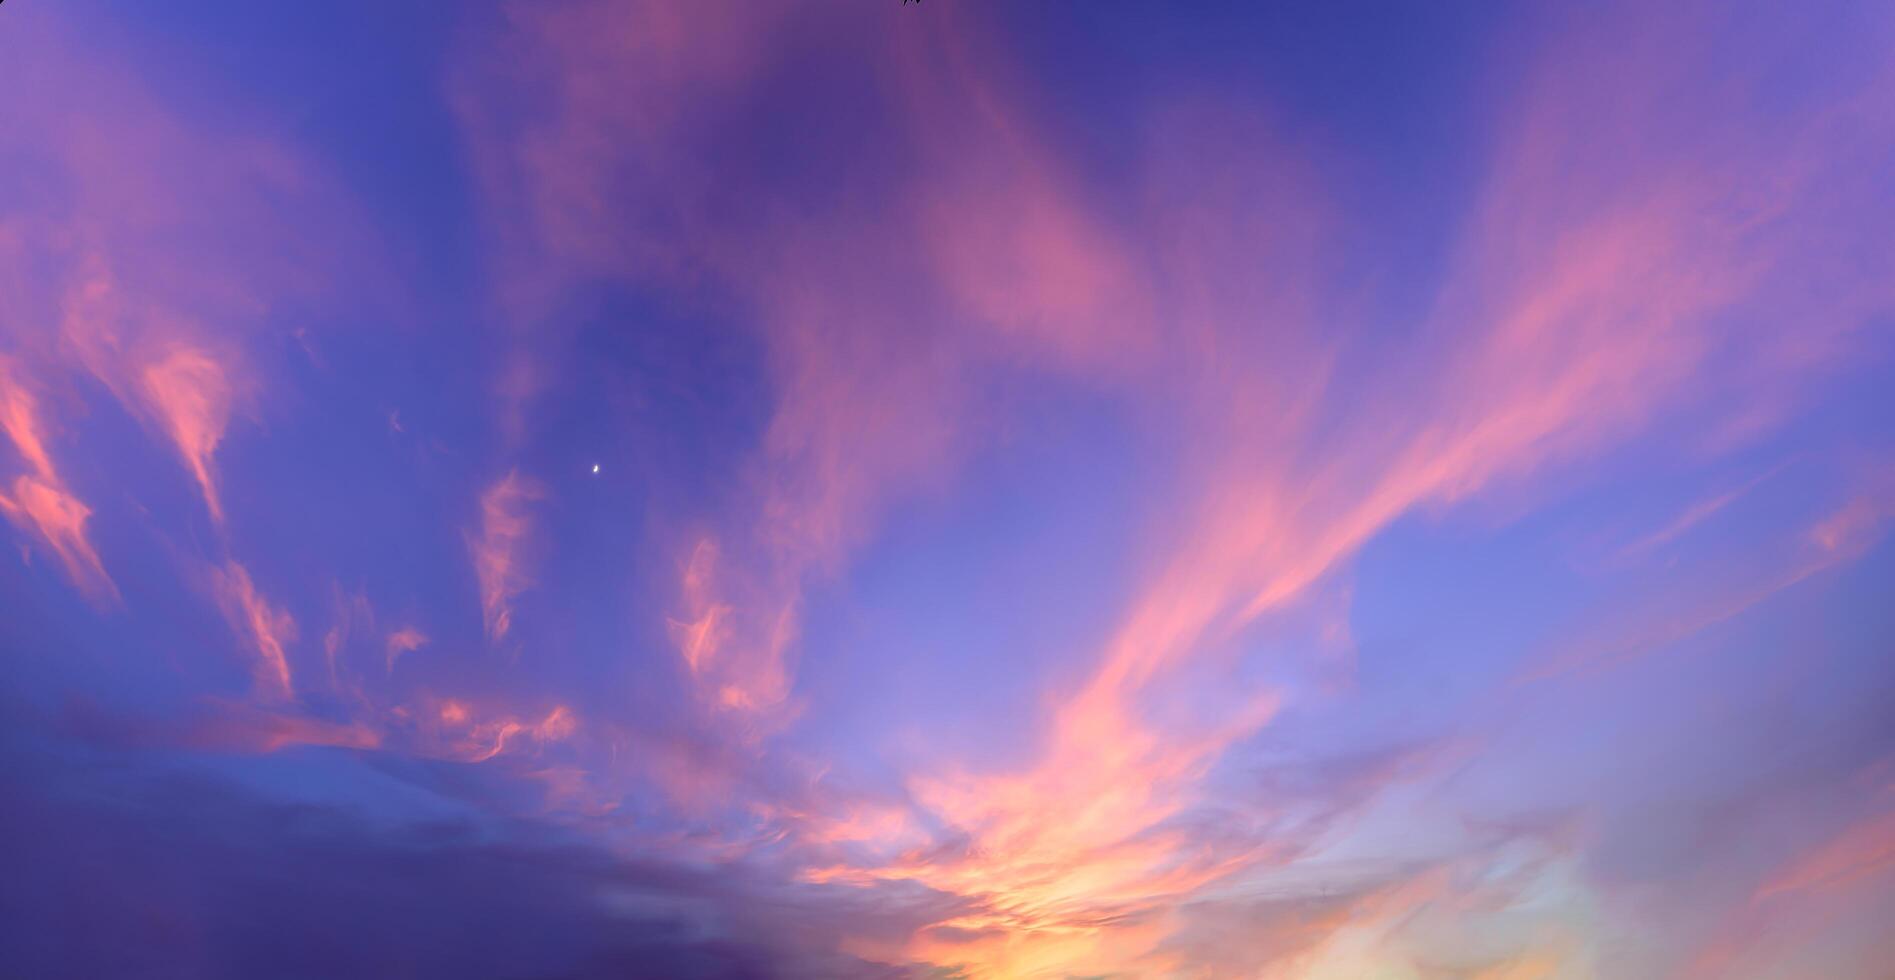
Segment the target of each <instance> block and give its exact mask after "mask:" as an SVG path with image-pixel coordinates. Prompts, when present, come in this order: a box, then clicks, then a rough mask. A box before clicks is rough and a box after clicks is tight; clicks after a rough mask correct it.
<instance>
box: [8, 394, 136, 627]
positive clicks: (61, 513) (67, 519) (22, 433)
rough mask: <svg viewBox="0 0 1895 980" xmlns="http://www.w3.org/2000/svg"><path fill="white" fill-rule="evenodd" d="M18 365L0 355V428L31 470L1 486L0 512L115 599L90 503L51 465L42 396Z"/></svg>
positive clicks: (87, 587) (88, 585)
mask: <svg viewBox="0 0 1895 980" xmlns="http://www.w3.org/2000/svg"><path fill="white" fill-rule="evenodd" d="M15 371H16V368H15V366H14V363H13V362H12V361H11V360H10V359H8V358H6V357H4V356H0V431H4V432H6V434H7V437H8V438H9V439H10V440H12V442H13V446H14V448H15V450H17V451H18V452H19V454H20V457H21V458H22V459H23V460H25V462H26V464H27V470H28V472H26V473H22V474H20V475H18V476H16V477H14V479H13V485H12V489H11V490H10V491H8V492H0V514H4V515H6V518H7V520H9V521H11V522H13V524H14V525H15V526H17V527H19V528H21V529H22V530H25V531H28V532H29V533H33V534H36V535H38V537H39V539H40V541H41V543H43V544H44V545H45V546H46V548H47V549H49V550H50V551H51V552H52V553H53V555H54V557H56V558H57V559H58V560H59V563H60V565H61V566H62V567H63V568H64V569H65V572H66V577H67V578H69V579H71V580H72V583H73V585H75V586H76V587H78V589H79V590H80V591H81V592H83V593H85V594H86V595H87V596H88V597H89V598H91V599H92V600H93V601H95V602H101V603H105V602H115V601H117V600H118V597H119V595H118V587H117V586H116V585H115V584H113V582H112V579H111V577H110V576H108V575H107V574H106V572H105V566H104V565H103V564H102V563H101V562H100V561H99V555H98V552H97V551H95V550H94V549H93V547H92V542H91V540H90V539H89V538H88V537H87V536H86V522H87V520H89V519H90V518H91V516H92V509H91V508H90V507H87V506H86V505H85V504H84V503H83V502H81V501H80V500H79V498H78V497H77V496H75V495H74V494H73V493H72V491H71V490H69V489H68V488H67V487H66V485H65V482H64V481H63V480H61V479H60V476H59V472H58V471H57V470H56V469H54V468H53V461H52V457H51V456H50V455H49V454H48V452H47V450H46V446H45V443H44V440H43V436H42V435H41V431H40V426H41V422H40V418H39V405H38V401H37V400H36V399H35V398H34V397H33V395H32V393H31V392H29V391H28V390H27V389H26V388H25V387H24V386H23V385H21V384H20V383H19V382H18V381H17V380H16V379H15V377H14V373H15Z"/></svg>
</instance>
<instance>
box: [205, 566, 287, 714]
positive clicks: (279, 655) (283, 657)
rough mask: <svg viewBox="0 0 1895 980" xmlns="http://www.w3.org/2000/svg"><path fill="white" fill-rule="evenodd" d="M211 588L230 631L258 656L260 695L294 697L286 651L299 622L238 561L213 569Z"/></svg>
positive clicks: (266, 696) (257, 670)
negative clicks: (271, 598) (264, 592)
mask: <svg viewBox="0 0 1895 980" xmlns="http://www.w3.org/2000/svg"><path fill="white" fill-rule="evenodd" d="M210 587H211V591H212V593H213V594H214V595H215V597H216V599H217V603H218V606H219V607H220V608H221V609H222V610H223V613H224V618H225V619H226V620H228V621H229V623H230V628H231V630H232V631H234V632H235V633H236V634H237V635H238V636H239V637H240V638H242V639H243V640H244V641H245V642H246V643H247V644H249V646H250V647H251V651H252V653H253V654H254V655H255V658H256V664H255V667H254V673H255V675H256V690H257V694H258V696H259V697H262V698H264V699H266V700H282V699H285V698H288V697H290V696H291V695H292V694H294V693H295V690H294V687H293V686H292V685H291V683H290V665H289V655H288V653H287V648H288V646H289V644H290V643H292V642H294V641H295V639H296V620H295V619H293V618H291V616H290V614H289V613H288V612H286V611H284V610H283V609H282V608H280V607H278V606H276V605H275V604H273V603H272V602H270V600H269V599H267V598H265V597H264V596H263V595H262V594H261V593H260V592H258V591H257V587H256V583H255V582H253V581H252V580H251V578H250V570H249V569H247V568H245V567H244V566H243V565H242V564H241V563H239V562H237V561H234V560H233V561H228V562H226V563H225V564H224V565H222V566H220V567H213V568H211V569H210Z"/></svg>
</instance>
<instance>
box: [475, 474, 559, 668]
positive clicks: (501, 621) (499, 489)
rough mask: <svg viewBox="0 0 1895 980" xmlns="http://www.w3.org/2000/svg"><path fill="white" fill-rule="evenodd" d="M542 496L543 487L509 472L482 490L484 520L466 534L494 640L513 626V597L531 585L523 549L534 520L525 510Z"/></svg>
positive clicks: (482, 601) (483, 607) (491, 635)
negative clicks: (541, 489) (540, 487)
mask: <svg viewBox="0 0 1895 980" xmlns="http://www.w3.org/2000/svg"><path fill="white" fill-rule="evenodd" d="M541 496H542V493H541V491H540V489H539V487H538V486H537V485H536V484H534V483H533V482H532V481H531V480H528V479H526V478H525V477H522V476H520V474H519V473H518V472H509V473H507V475H506V476H503V477H501V478H500V479H499V480H497V481H495V482H494V483H493V485H492V486H489V487H488V488H487V489H486V490H485V491H484V492H483V493H481V495H480V524H479V527H478V528H477V529H475V530H474V531H472V532H470V533H469V534H468V535H467V550H468V551H469V553H470V554H471V555H472V556H473V560H474V574H475V576H476V577H477V578H478V579H479V580H480V608H481V613H482V615H483V616H484V618H485V621H486V625H487V635H488V636H490V637H492V638H493V639H495V640H498V639H501V638H503V637H505V636H506V635H507V630H508V629H509V628H510V627H511V626H512V625H513V600H514V598H515V597H517V596H518V595H519V594H520V593H521V592H523V591H525V590H526V589H527V588H528V587H529V586H530V585H531V584H532V578H531V577H530V576H529V575H528V574H527V569H526V565H525V555H524V554H522V550H523V548H524V547H525V545H526V542H527V536H528V535H529V534H530V533H531V532H532V528H533V522H532V519H531V517H530V516H529V515H528V513H527V509H528V508H529V507H530V506H531V505H532V504H533V502H534V501H537V500H539V499H540V497H541Z"/></svg>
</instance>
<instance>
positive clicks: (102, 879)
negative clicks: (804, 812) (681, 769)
mask: <svg viewBox="0 0 1895 980" xmlns="http://www.w3.org/2000/svg"><path fill="white" fill-rule="evenodd" d="M0 760H3V763H4V769H3V771H0V865H4V866H5V868H6V869H7V872H6V874H5V875H4V876H0V975H4V976H10V977H11V976H18V977H43V978H61V977H75V978H77V977H85V978H96V977H148V978H172V977H177V978H185V977H190V978H218V977H231V978H253V977H277V978H286V980H287V978H299V977H310V978H318V977H320V978H333V977H362V978H374V977H388V978H432V977H454V978H482V977H491V978H520V980H525V978H549V980H550V978H572V980H579V978H591V977H600V978H604V977H864V978H867V977H900V976H906V975H909V974H908V972H907V970H905V969H903V968H901V967H897V966H887V965H878V964H874V963H870V962H866V961H864V960H861V959H858V958H855V957H851V956H848V955H846V954H842V953H837V952H834V950H835V949H836V947H837V946H838V945H839V944H840V943H841V941H842V939H843V936H844V932H845V929H846V930H847V932H848V933H849V934H851V935H858V936H860V935H870V936H873V935H876V934H878V933H879V934H882V935H886V936H899V935H902V934H905V933H906V932H908V931H912V930H913V929H914V928H916V927H918V926H919V925H920V924H921V923H922V922H925V921H928V920H930V919H933V918H937V917H939V916H940V915H941V914H942V908H943V905H944V902H943V900H942V899H941V898H940V897H939V896H937V895H935V894H933V893H928V892H925V891H924V890H920V889H895V890H883V891H879V892H863V891H854V892H851V893H849V894H841V893H839V892H836V891H834V890H825V889H818V888H816V887H814V886H807V885H799V884H793V883H787V882H783V881H777V880H772V879H771V878H770V877H769V876H768V875H767V874H766V873H765V872H763V871H760V870H758V869H755V868H749V867H735V866H733V867H723V868H699V867H695V866H693V867H686V866H684V865H683V864H681V863H665V862H652V861H643V862H640V861H630V860H625V859H621V858H618V857H615V856H613V855H611V854H608V853H607V852H605V851H603V850H601V849H599V848H597V847H592V846H585V845H580V844H575V843H570V842H567V841H564V840H562V839H561V838H560V835H559V834H558V833H557V832H556V831H554V830H551V829H549V828H546V827H543V826H536V825H531V824H521V823H507V824H501V823H495V824H492V825H486V824H476V823H473V822H465V821H442V822H421V823H415V822H409V823H406V824H405V825H402V826H399V827H396V828H391V827H389V826H386V825H385V824H386V822H385V821H380V822H378V821H376V820H373V819H371V818H369V817H368V816H366V815H364V814H361V813H357V812H352V811H349V810H345V809H340V808H331V807H317V806H309V805H302V804H286V803H280V802H273V801H270V800H267V799H265V798H263V797H262V796H259V795H257V794H254V793H252V792H250V791H247V790H245V789H243V788H241V787H239V786H238V785H236V784H234V783H232V782H229V781H225V780H220V779H214V778H211V777H208V776H203V775H187V774H183V773H181V772H178V771H175V770H173V771H161V770H159V769H156V768H154V767H152V766H151V764H150V761H149V757H145V756H140V755H138V754H136V753H112V754H99V753H96V752H93V751H90V750H87V751H84V752H75V751H68V750H65V749H61V748H58V747H47V746H46V745H44V744H43V743H37V742H36V743H32V744H30V745H22V744H20V743H17V742H16V743H15V744H13V745H9V746H7V747H6V748H5V749H4V750H0Z"/></svg>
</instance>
